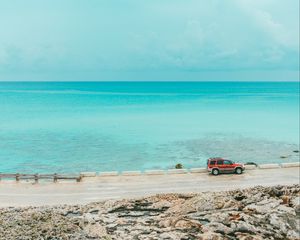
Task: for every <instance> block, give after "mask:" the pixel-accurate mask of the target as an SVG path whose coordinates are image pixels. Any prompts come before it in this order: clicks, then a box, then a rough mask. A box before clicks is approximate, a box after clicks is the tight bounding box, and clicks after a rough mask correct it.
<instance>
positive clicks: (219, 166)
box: [217, 159, 225, 172]
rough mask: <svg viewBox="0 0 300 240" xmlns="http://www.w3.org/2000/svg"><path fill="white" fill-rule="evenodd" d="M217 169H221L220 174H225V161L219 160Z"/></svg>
mask: <svg viewBox="0 0 300 240" xmlns="http://www.w3.org/2000/svg"><path fill="white" fill-rule="evenodd" d="M217 167H218V169H219V171H220V172H224V171H225V169H224V165H223V160H221V159H219V160H217Z"/></svg>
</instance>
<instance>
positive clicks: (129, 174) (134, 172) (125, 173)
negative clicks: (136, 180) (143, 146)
mask: <svg viewBox="0 0 300 240" xmlns="http://www.w3.org/2000/svg"><path fill="white" fill-rule="evenodd" d="M141 174H142V172H141V171H124V172H122V173H121V175H123V176H138V175H141Z"/></svg>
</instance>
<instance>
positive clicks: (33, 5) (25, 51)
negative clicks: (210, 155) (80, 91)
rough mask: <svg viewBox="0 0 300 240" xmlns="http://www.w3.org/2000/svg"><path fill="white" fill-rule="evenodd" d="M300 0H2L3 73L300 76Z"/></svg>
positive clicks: (13, 76)
mask: <svg viewBox="0 0 300 240" xmlns="http://www.w3.org/2000/svg"><path fill="white" fill-rule="evenodd" d="M298 77H299V0H285V1H283V0H26V1H25V0H0V80H2V81H3V80H8V81H13V80H47V81H51V80H53V81H59V80H82V81H84V80H141V81H146V80H247V81H249V80H257V81H259V80H286V81H288V80H289V81H290V80H297V79H298Z"/></svg>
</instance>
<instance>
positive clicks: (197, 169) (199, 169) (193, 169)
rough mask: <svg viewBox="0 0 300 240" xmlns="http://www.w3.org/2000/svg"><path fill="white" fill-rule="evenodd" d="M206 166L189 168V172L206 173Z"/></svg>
mask: <svg viewBox="0 0 300 240" xmlns="http://www.w3.org/2000/svg"><path fill="white" fill-rule="evenodd" d="M207 172H208V171H207V169H206V168H190V173H207Z"/></svg>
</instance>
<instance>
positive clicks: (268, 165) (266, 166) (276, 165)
mask: <svg viewBox="0 0 300 240" xmlns="http://www.w3.org/2000/svg"><path fill="white" fill-rule="evenodd" d="M258 168H260V169H271V168H280V165H279V164H277V163H270V164H260V165H258Z"/></svg>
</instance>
